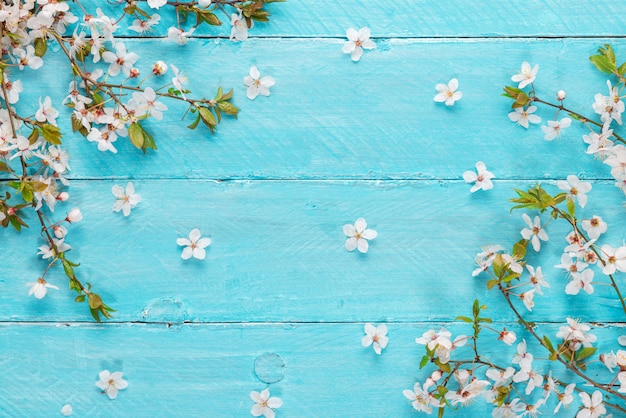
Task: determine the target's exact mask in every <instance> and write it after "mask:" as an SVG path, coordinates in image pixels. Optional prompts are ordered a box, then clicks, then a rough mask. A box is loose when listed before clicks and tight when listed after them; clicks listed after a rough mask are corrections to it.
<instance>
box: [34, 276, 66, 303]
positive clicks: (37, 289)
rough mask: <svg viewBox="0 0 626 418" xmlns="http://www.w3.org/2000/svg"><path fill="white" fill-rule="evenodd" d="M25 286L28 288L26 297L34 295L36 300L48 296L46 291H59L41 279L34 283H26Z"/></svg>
mask: <svg viewBox="0 0 626 418" xmlns="http://www.w3.org/2000/svg"><path fill="white" fill-rule="evenodd" d="M26 286H30V290H29V291H28V296H30V295H34V296H35V298H37V299H43V298H44V297H45V296H46V294H48V289H54V290H59V288H58V287H56V286H54V285H51V284H50V283H48V282H46V281H45V280H44V279H43V278H41V277H40V278H39V279H37V281H36V282H29V283H26Z"/></svg>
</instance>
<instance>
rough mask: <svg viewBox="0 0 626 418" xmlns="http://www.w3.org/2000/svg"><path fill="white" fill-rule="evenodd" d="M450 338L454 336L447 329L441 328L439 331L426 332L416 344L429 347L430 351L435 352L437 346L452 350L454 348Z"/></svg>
mask: <svg viewBox="0 0 626 418" xmlns="http://www.w3.org/2000/svg"><path fill="white" fill-rule="evenodd" d="M450 337H452V334H451V333H450V331H448V330H447V329H445V328H441V329H440V330H439V331H435V330H432V329H431V330H428V331H426V332H424V333H423V334H422V336H421V337H418V338H416V339H415V342H416V343H417V344H422V345H426V346H428V349H429V350H434V349H435V347H437V346H440V347H444V348H447V349H450V348H452V341H451V340H450Z"/></svg>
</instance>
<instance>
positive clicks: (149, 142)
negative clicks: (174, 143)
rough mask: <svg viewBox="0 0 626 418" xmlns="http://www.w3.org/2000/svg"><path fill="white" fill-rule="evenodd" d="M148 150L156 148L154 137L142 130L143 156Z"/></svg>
mask: <svg viewBox="0 0 626 418" xmlns="http://www.w3.org/2000/svg"><path fill="white" fill-rule="evenodd" d="M148 148H150V149H153V150H156V149H157V146H156V142H154V137H153V136H152V135H151V134H150V133H149V132H148V131H146V130H145V129H144V130H143V146H142V147H141V150H142V151H143V153H144V154H145V153H146V150H147V149H148Z"/></svg>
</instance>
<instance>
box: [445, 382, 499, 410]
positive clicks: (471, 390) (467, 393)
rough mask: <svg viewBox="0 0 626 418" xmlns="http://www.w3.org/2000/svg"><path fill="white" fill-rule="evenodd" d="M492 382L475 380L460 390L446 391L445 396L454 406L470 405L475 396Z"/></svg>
mask: <svg viewBox="0 0 626 418" xmlns="http://www.w3.org/2000/svg"><path fill="white" fill-rule="evenodd" d="M489 385H490V383H489V381H487V380H478V379H476V380H473V381H472V382H471V383H469V384H468V385H466V386H464V387H462V388H460V389H459V390H458V391H456V392H454V391H450V392H448V393H446V395H445V398H446V399H447V400H448V401H450V403H451V404H452V405H453V406H454V405H457V404H461V405H462V406H467V405H469V404H470V403H471V402H472V400H473V399H474V398H476V397H477V396H479V395H481V394H482V393H483V392H484V390H485V389H486V388H487V386H489Z"/></svg>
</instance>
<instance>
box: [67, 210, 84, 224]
mask: <svg viewBox="0 0 626 418" xmlns="http://www.w3.org/2000/svg"><path fill="white" fill-rule="evenodd" d="M65 220H66V221H67V222H69V223H71V224H74V223H76V222H80V221H82V220H83V214H82V213H81V212H80V209H78V208H73V209H72V210H70V211H69V212H68V213H67V216H66V217H65Z"/></svg>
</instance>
